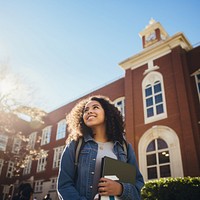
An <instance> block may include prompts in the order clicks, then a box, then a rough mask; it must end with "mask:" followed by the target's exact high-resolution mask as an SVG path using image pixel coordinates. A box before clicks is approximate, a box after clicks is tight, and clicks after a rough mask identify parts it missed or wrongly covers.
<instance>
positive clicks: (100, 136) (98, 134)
mask: <svg viewBox="0 0 200 200" xmlns="http://www.w3.org/2000/svg"><path fill="white" fill-rule="evenodd" d="M93 135H94V139H95V140H96V141H98V142H107V141H108V138H107V135H106V128H105V127H99V126H98V127H96V128H94V129H93Z"/></svg>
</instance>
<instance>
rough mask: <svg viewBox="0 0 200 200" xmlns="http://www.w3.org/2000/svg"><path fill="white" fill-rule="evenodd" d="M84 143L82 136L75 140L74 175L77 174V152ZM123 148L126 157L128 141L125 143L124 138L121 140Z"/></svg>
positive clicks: (78, 152)
mask: <svg viewBox="0 0 200 200" xmlns="http://www.w3.org/2000/svg"><path fill="white" fill-rule="evenodd" d="M84 144H85V142H84V139H83V138H82V137H80V138H79V139H78V141H77V142H76V146H75V162H74V166H75V175H76V174H77V168H78V160H79V154H80V151H81V149H82V148H83V146H84ZM123 150H124V153H125V155H126V157H127V155H128V143H127V141H126V140H125V139H124V140H123Z"/></svg>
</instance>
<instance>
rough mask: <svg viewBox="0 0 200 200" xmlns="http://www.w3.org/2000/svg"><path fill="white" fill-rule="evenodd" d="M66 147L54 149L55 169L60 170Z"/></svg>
mask: <svg viewBox="0 0 200 200" xmlns="http://www.w3.org/2000/svg"><path fill="white" fill-rule="evenodd" d="M64 147H65V146H64V145H63V146H60V147H56V148H54V156H53V168H58V167H59V164H60V159H61V155H62V152H63V150H64Z"/></svg>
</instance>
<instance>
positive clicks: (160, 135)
mask: <svg viewBox="0 0 200 200" xmlns="http://www.w3.org/2000/svg"><path fill="white" fill-rule="evenodd" d="M138 152H139V166H140V170H141V172H142V174H143V176H144V180H145V181H148V180H152V179H159V178H161V177H182V176H183V166H182V158H181V151H180V144H179V138H178V136H177V134H176V133H175V132H174V131H173V130H172V129H171V128H169V127H166V126H160V125H159V126H153V127H152V128H150V129H149V130H147V131H146V132H145V133H144V134H143V136H142V137H141V138H140V141H139V144H138Z"/></svg>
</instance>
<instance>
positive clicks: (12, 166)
mask: <svg viewBox="0 0 200 200" xmlns="http://www.w3.org/2000/svg"><path fill="white" fill-rule="evenodd" d="M14 170H15V163H14V162H13V161H8V168H7V172H6V177H7V178H12V177H13V172H14Z"/></svg>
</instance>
